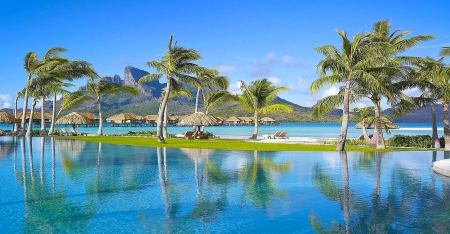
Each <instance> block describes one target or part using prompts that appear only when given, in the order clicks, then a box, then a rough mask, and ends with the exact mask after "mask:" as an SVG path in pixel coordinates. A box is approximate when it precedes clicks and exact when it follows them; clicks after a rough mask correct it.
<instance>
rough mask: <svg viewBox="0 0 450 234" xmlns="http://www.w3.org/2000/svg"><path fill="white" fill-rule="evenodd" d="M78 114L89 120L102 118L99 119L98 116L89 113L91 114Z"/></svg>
mask: <svg viewBox="0 0 450 234" xmlns="http://www.w3.org/2000/svg"><path fill="white" fill-rule="evenodd" d="M78 114H80V115H81V116H83V117H84V118H87V119H90V120H100V117H98V116H96V115H94V114H92V113H89V112H80V113H78Z"/></svg>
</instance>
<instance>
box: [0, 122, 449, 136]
mask: <svg viewBox="0 0 450 234" xmlns="http://www.w3.org/2000/svg"><path fill="white" fill-rule="evenodd" d="M354 125H355V124H354V123H351V124H350V125H349V128H348V137H349V138H356V137H359V136H360V135H361V134H362V130H361V129H355V128H354ZM398 125H399V126H400V129H393V130H391V134H390V135H388V134H385V133H384V137H385V138H390V137H392V136H393V135H395V134H402V135H419V134H420V135H422V134H424V135H426V134H428V135H431V134H432V132H431V123H398ZM61 127H65V128H66V129H67V130H69V129H70V127H71V126H70V125H67V126H64V125H57V128H61ZM0 128H1V129H3V130H5V129H9V130H12V125H6V124H0ZM76 129H77V131H80V132H88V133H90V134H91V135H92V134H95V133H96V132H97V130H98V127H77V128H76ZM191 129H192V127H169V128H168V131H169V133H171V134H178V133H184V132H185V131H188V130H191ZM253 129H254V126H209V127H206V128H205V131H209V132H212V133H213V134H214V135H217V136H251V135H252V134H253ZM152 130H156V127H110V126H109V124H105V125H104V128H103V133H104V134H124V133H127V132H129V131H134V132H137V131H152ZM340 130H341V125H340V124H338V123H281V124H280V125H275V126H273V125H260V126H259V134H258V135H259V136H261V135H263V134H273V133H275V132H277V131H282V132H287V136H288V137H323V138H337V137H338V136H339V132H340ZM369 132H371V130H369ZM443 132H444V130H443V124H442V123H441V124H438V134H439V136H442V135H443Z"/></svg>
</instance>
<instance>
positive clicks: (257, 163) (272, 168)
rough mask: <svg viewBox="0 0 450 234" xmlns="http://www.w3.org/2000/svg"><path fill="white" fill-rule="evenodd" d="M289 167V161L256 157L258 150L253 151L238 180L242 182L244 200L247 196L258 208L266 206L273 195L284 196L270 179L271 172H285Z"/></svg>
mask: <svg viewBox="0 0 450 234" xmlns="http://www.w3.org/2000/svg"><path fill="white" fill-rule="evenodd" d="M290 169H291V164H290V162H287V163H283V164H276V163H274V162H273V157H264V156H263V157H261V159H259V158H258V151H256V150H255V151H254V153H253V161H252V162H251V163H248V164H247V165H246V166H245V167H244V169H243V170H242V172H241V174H240V175H239V180H241V181H243V183H244V185H243V186H244V197H243V198H244V200H245V198H248V199H249V200H250V202H252V203H253V204H254V205H255V206H256V207H258V208H267V206H268V205H269V204H270V203H271V202H272V199H273V198H274V197H277V196H278V197H284V196H285V194H284V192H283V191H281V190H280V189H278V188H277V187H276V185H275V181H274V180H273V179H272V177H271V175H270V173H271V172H278V173H280V172H286V171H289V170H290Z"/></svg>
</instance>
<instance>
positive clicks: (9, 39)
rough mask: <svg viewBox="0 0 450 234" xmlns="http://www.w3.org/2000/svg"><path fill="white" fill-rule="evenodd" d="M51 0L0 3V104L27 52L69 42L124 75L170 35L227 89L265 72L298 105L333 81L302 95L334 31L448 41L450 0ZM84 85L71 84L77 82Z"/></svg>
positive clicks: (20, 73)
mask: <svg viewBox="0 0 450 234" xmlns="http://www.w3.org/2000/svg"><path fill="white" fill-rule="evenodd" d="M56 2H57V4H56ZM56 2H55V1H44V0H42V1H2V3H1V6H0V22H1V24H0V30H1V37H0V47H1V50H0V51H1V55H0V66H1V81H2V82H1V83H2V84H1V85H0V108H8V107H9V108H13V107H14V99H15V96H16V93H17V91H19V90H21V89H22V88H23V87H24V86H25V83H26V78H27V76H26V73H25V71H24V70H23V68H22V63H23V58H24V57H25V55H26V54H27V53H28V52H30V51H34V52H36V53H37V54H38V55H42V54H44V53H45V51H46V50H47V49H49V48H51V47H54V46H61V47H64V48H67V49H68V50H69V52H66V53H62V54H61V55H64V56H66V57H67V58H69V59H83V60H86V61H88V62H90V63H91V64H92V65H93V66H94V68H95V69H96V71H97V72H98V73H99V74H100V75H101V76H105V75H114V74H118V75H120V76H121V77H122V78H123V69H124V68H125V66H128V65H130V66H134V67H137V68H139V69H143V70H146V71H148V72H152V69H151V68H149V67H146V66H145V63H146V62H147V61H149V60H157V59H160V58H161V54H162V52H163V51H165V50H166V49H167V42H168V39H169V37H170V35H171V34H174V35H175V40H178V43H179V45H182V46H185V47H189V48H195V49H197V50H198V51H199V52H200V53H201V55H202V56H203V59H202V60H201V61H199V62H198V64H199V65H201V66H205V67H216V68H218V69H219V70H221V72H222V74H223V75H227V76H228V77H229V78H230V83H231V86H230V91H237V82H238V81H239V80H244V81H246V82H249V81H253V80H256V79H258V78H269V79H270V80H271V81H272V82H274V83H275V84H277V85H284V86H287V87H289V89H290V90H289V91H288V92H285V93H282V94H281V95H280V96H281V97H282V98H285V99H287V100H289V101H291V102H293V103H296V104H299V105H301V106H311V105H313V104H314V103H315V101H316V100H318V99H320V98H321V97H323V95H325V94H327V93H332V92H333V90H335V89H336V88H337V87H338V86H337V85H336V86H334V87H332V86H330V87H326V88H325V89H324V90H323V91H322V92H319V93H317V94H315V95H313V96H311V95H310V94H309V86H310V84H311V82H312V81H313V80H314V79H315V78H317V77H318V75H317V73H316V70H315V65H316V64H317V63H318V61H320V59H321V58H322V57H321V56H320V55H318V54H317V53H316V52H315V51H314V48H316V47H318V46H322V45H328V44H332V45H335V46H339V45H340V40H339V36H338V35H337V34H336V33H335V32H334V29H340V30H345V31H347V33H348V35H349V36H353V35H355V34H356V33H359V32H362V31H370V30H371V28H372V25H373V23H375V22H377V21H379V20H382V19H387V20H390V21H391V25H392V29H398V28H399V29H401V30H412V31H413V32H412V33H411V34H410V35H411V36H414V35H418V34H433V35H434V36H436V39H435V40H433V41H430V42H426V43H422V44H420V45H419V46H417V47H416V48H413V49H411V50H410V51H408V52H407V54H408V55H414V56H430V57H435V58H437V57H438V52H439V47H441V46H450V29H449V27H448V25H449V22H450V16H449V14H448V9H450V1H445V0H443V1H403V0H399V1H392V0H391V1H283V0H280V1H262V0H258V1H194V0H192V1H178V0H172V1H149V0H147V1H56ZM161 82H165V80H164V79H163V80H161ZM84 83H85V80H84V79H82V80H78V81H76V82H74V84H75V86H76V87H78V86H81V85H83V84H84ZM72 90H74V88H73V89H72ZM409 92H410V93H414V90H412V91H409ZM20 103H21V102H19V104H20ZM358 105H369V102H362V103H360V104H358ZM19 106H20V107H21V106H22V104H20V105H19Z"/></svg>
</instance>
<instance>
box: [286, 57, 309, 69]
mask: <svg viewBox="0 0 450 234" xmlns="http://www.w3.org/2000/svg"><path fill="white" fill-rule="evenodd" d="M281 64H283V65H285V66H288V67H298V68H306V67H308V65H307V64H305V63H302V62H300V61H295V60H294V58H293V57H292V56H290V55H284V56H283V57H281Z"/></svg>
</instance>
